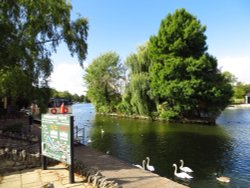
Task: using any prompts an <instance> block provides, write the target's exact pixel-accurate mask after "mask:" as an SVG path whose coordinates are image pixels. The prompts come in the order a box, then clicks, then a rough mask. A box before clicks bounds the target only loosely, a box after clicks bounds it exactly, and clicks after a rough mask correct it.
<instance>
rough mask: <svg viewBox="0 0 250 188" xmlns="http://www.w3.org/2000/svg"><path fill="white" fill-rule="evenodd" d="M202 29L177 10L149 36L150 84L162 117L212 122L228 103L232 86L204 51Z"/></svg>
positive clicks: (214, 61) (185, 13) (194, 21)
mask: <svg viewBox="0 0 250 188" xmlns="http://www.w3.org/2000/svg"><path fill="white" fill-rule="evenodd" d="M204 32H205V26H202V25H201V24H200V22H199V21H198V20H197V19H196V18H195V17H194V16H192V15H191V14H189V13H188V12H186V10H184V9H180V10H177V11H176V12H175V13H174V14H173V15H171V14H169V15H168V16H167V17H166V18H165V19H164V20H163V21H162V22H161V25H160V29H159V32H158V35H156V36H152V37H151V38H150V42H149V55H150V58H151V60H152V63H151V66H150V71H149V72H150V79H151V83H150V87H151V91H152V94H153V96H154V97H155V99H156V100H158V103H159V106H158V110H159V112H160V113H161V116H162V117H163V118H166V119H169V120H171V119H182V120H183V119H192V118H194V119H196V118H199V119H200V118H201V119H207V120H208V121H209V122H214V120H215V118H216V117H217V116H218V115H219V113H220V112H221V110H223V109H224V108H225V107H226V106H227V105H228V103H229V102H230V98H231V96H232V89H231V85H230V84H229V82H228V80H227V79H226V77H225V76H224V75H223V74H221V73H220V71H219V70H218V69H217V60H216V59H215V58H214V57H212V56H211V55H209V54H207V53H206V49H207V46H206V41H205V40H206V36H205V34H204Z"/></svg>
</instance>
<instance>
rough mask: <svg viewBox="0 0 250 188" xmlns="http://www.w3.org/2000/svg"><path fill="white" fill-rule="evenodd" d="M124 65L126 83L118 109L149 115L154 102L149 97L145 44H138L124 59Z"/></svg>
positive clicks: (148, 60) (148, 61)
mask: <svg viewBox="0 0 250 188" xmlns="http://www.w3.org/2000/svg"><path fill="white" fill-rule="evenodd" d="M125 65H126V66H127V67H128V83H127V85H126V89H125V92H124V95H123V103H122V105H121V106H120V109H121V110H123V111H124V112H125V113H130V114H138V115H147V116H150V115H151V112H152V111H154V102H153V101H152V100H151V98H150V87H149V81H150V80H149V66H150V59H149V57H148V52H147V45H143V46H139V47H138V49H137V53H134V54H131V55H130V56H129V57H128V58H127V59H126V62H125ZM121 107H122V108H121Z"/></svg>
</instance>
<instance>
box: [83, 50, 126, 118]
mask: <svg viewBox="0 0 250 188" xmlns="http://www.w3.org/2000/svg"><path fill="white" fill-rule="evenodd" d="M123 78H124V68H123V66H122V64H121V62H120V57H119V55H118V54H116V53H115V52H107V53H105V54H102V55H100V56H99V57H97V58H96V59H94V60H93V62H92V63H91V64H90V65H89V66H88V68H87V69H86V74H85V76H84V80H85V82H86V84H87V88H88V91H87V96H88V98H89V99H90V100H91V102H92V103H93V104H94V105H95V108H96V110H97V111H98V112H105V113H106V112H113V111H114V110H115V108H116V105H117V104H118V103H119V102H120V101H121V90H122V85H121V81H122V79H123Z"/></svg>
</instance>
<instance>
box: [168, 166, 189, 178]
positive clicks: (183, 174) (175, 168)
mask: <svg viewBox="0 0 250 188" xmlns="http://www.w3.org/2000/svg"><path fill="white" fill-rule="evenodd" d="M173 167H174V175H175V176H177V177H178V178H183V179H191V178H193V177H192V176H190V175H188V174H187V173H186V172H180V173H177V165H176V164H173Z"/></svg>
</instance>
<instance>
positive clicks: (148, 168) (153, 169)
mask: <svg viewBox="0 0 250 188" xmlns="http://www.w3.org/2000/svg"><path fill="white" fill-rule="evenodd" d="M149 162H150V158H149V157H146V169H147V170H148V171H151V172H153V171H155V167H154V166H151V165H149Z"/></svg>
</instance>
